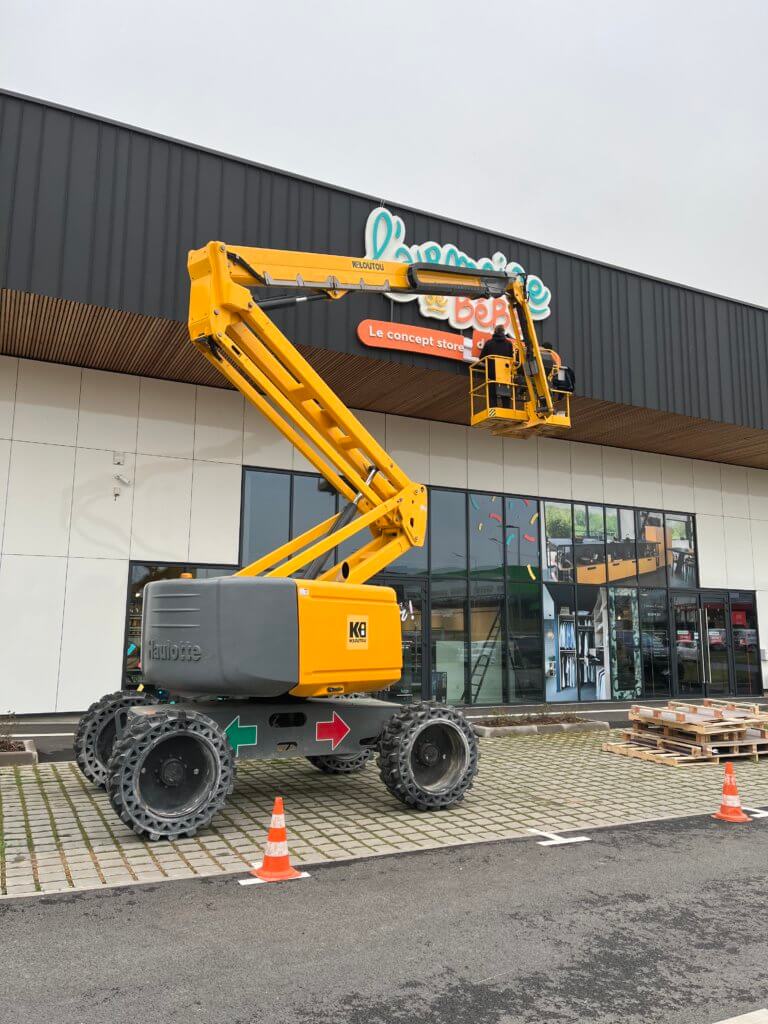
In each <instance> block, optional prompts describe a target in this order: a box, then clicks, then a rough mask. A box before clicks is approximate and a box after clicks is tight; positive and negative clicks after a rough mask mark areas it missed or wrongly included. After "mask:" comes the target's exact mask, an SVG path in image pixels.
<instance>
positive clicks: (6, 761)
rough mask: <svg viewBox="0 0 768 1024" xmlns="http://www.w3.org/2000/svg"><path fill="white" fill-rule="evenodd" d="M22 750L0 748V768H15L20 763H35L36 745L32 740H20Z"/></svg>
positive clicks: (36, 759) (36, 758)
mask: <svg viewBox="0 0 768 1024" xmlns="http://www.w3.org/2000/svg"><path fill="white" fill-rule="evenodd" d="M21 742H22V743H23V744H24V749H23V750H0V768H16V767H18V765H22V764H37V761H38V757H37V747H36V746H35V741H34V740H21Z"/></svg>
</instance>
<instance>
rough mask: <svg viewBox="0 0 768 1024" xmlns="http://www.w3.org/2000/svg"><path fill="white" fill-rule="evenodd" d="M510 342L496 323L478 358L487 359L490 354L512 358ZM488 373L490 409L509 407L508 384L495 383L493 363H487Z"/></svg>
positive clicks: (510, 405)
mask: <svg viewBox="0 0 768 1024" xmlns="http://www.w3.org/2000/svg"><path fill="white" fill-rule="evenodd" d="M513 354H514V353H513V349H512V342H511V341H510V339H509V337H508V335H507V332H506V331H505V330H504V326H503V325H502V324H497V325H496V327H495V328H494V331H493V334H492V335H491V337H490V338H489V339H488V341H486V343H485V344H484V345H483V347H482V350H481V352H480V359H488V358H489V357H490V356H501V357H502V358H503V359H512V357H513ZM486 372H487V375H488V405H489V406H490V407H491V408H492V409H511V408H512V394H511V388H510V386H509V384H497V383H496V367H495V366H494V364H493V363H488V365H487V371H486Z"/></svg>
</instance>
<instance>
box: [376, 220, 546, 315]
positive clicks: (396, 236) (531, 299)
mask: <svg viewBox="0 0 768 1024" xmlns="http://www.w3.org/2000/svg"><path fill="white" fill-rule="evenodd" d="M365 255H366V258H367V259H371V260H397V261H399V262H401V263H444V264H447V265H448V266H453V267H480V268H483V269H486V270H503V271H506V273H507V274H508V275H509V276H510V277H513V276H521V277H522V276H523V275H524V274H525V270H524V268H523V267H522V266H521V265H520V264H519V263H516V262H515V261H514V260H508V259H507V257H506V256H505V255H504V253H502V252H495V253H493V255H491V256H482V257H479V258H473V257H472V256H468V255H467V254H466V253H465V252H462V251H461V249H459V248H458V247H457V246H455V245H453V244H452V243H447V244H441V243H439V242H419V243H415V244H411V245H409V244H408V243H407V242H406V238H405V223H404V222H403V219H402V218H401V217H398V216H396V215H395V214H394V213H391V212H390V211H389V210H386V209H384V207H383V206H379V207H377V208H376V209H375V210H371V212H370V214H369V215H368V220H367V221H366V224H365ZM527 290H528V304H529V307H530V310H531V316H532V317H533V319H534V320H546V318H547V317H548V316H549V314H550V308H549V306H550V302H551V299H552V293H551V291H550V290H549V288H547V286H546V285H545V284H544V282H543V281H542V280H541V278H539V277H536V276H535V275H534V274H529V275H528V278H527ZM390 298H391V299H393V300H394V301H395V302H418V303H419V311H420V313H421V315H422V316H424V317H431V318H433V319H435V320H447V321H448V323H449V324H450V325H451V327H453V328H455V329H456V330H458V331H466V330H476V331H479V332H488V331H490V330H492V329H493V325H494V324H497V323H504V324H505V325H509V307H508V306H507V303H506V300H505V299H474V300H472V299H464V298H460V297H453V296H451V297H446V296H443V295H390Z"/></svg>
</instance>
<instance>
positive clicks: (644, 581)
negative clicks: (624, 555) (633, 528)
mask: <svg viewBox="0 0 768 1024" xmlns="http://www.w3.org/2000/svg"><path fill="white" fill-rule="evenodd" d="M636 516H637V575H638V578H639V581H640V585H641V586H645V587H665V586H666V585H667V571H666V564H667V550H666V548H667V546H666V541H665V536H664V515H663V513H662V512H655V511H650V510H648V509H638V510H637V513H636Z"/></svg>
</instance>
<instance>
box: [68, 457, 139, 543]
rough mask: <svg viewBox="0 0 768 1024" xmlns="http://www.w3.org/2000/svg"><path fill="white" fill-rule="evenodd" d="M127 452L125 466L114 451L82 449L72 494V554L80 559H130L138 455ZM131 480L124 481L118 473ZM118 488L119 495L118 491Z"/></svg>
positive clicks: (76, 459) (76, 467) (76, 460)
mask: <svg viewBox="0 0 768 1024" xmlns="http://www.w3.org/2000/svg"><path fill="white" fill-rule="evenodd" d="M124 454H125V462H124V464H123V465H122V466H115V465H114V464H113V453H112V452H111V451H108V452H105V451H100V450H99V449H97V448H78V449H77V455H76V458H75V485H74V493H73V496H72V526H71V528H70V532H69V554H70V556H75V557H78V558H127V557H128V554H129V551H130V546H131V515H132V512H133V492H134V486H135V476H136V456H135V455H132V454H127V453H124ZM116 473H119V474H120V476H122V477H124V478H125V479H126V480H128V481H130V482H129V483H128V484H123V483H121V482H120V481H118V480H116V479H115V474H116ZM115 491H118V492H119V493H118V494H115Z"/></svg>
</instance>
